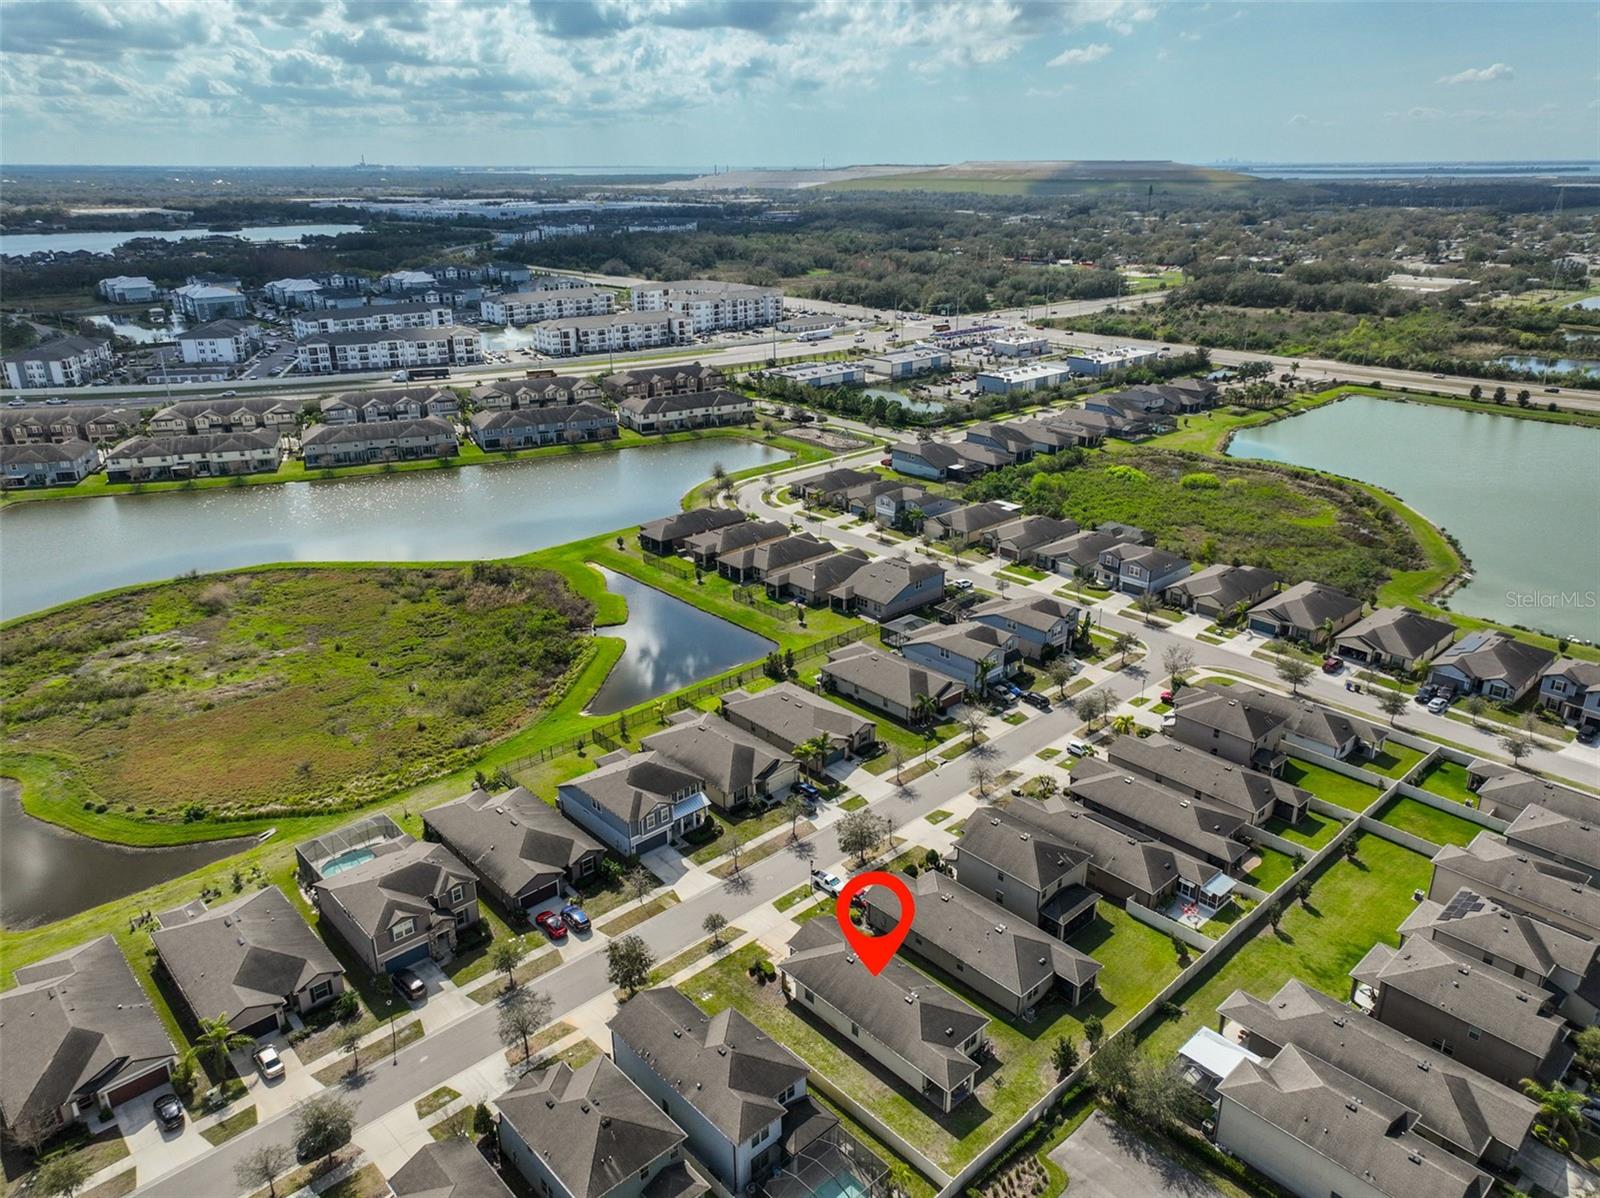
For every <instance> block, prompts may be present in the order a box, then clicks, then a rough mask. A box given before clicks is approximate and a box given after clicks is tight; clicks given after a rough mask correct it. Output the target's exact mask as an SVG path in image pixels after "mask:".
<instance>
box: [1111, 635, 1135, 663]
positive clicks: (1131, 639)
mask: <svg viewBox="0 0 1600 1198" xmlns="http://www.w3.org/2000/svg"><path fill="white" fill-rule="evenodd" d="M1138 647H1139V638H1138V637H1136V636H1134V635H1133V633H1131V632H1119V633H1117V635H1116V637H1115V638H1114V639H1113V640H1112V642H1111V651H1112V652H1113V653H1115V654H1116V655H1117V669H1119V670H1120V669H1121V668H1122V667H1123V666H1125V665H1127V664H1128V654H1130V653H1132V652H1133V651H1134V650H1135V649H1137V648H1138Z"/></svg>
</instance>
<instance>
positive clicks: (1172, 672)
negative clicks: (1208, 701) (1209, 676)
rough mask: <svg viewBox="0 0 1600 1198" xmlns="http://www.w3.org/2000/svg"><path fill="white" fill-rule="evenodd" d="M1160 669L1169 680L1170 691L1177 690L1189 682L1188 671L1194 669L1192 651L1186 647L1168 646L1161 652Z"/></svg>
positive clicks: (1178, 645) (1179, 645)
mask: <svg viewBox="0 0 1600 1198" xmlns="http://www.w3.org/2000/svg"><path fill="white" fill-rule="evenodd" d="M1161 668H1162V669H1163V670H1165V671H1166V672H1167V675H1168V677H1169V678H1170V679H1171V681H1172V689H1173V690H1177V689H1178V688H1179V687H1181V686H1182V685H1183V684H1184V683H1185V682H1187V681H1188V680H1189V671H1190V670H1192V669H1194V650H1193V649H1191V648H1189V646H1188V645H1182V644H1172V645H1168V646H1167V647H1166V648H1165V649H1163V650H1162V651H1161Z"/></svg>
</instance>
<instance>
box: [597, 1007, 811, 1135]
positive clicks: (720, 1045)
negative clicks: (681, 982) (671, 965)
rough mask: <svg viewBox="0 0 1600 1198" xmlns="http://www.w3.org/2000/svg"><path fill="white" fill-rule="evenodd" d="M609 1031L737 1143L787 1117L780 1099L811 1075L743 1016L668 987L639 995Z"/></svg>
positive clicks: (619, 1015) (612, 1022) (794, 1058)
mask: <svg viewBox="0 0 1600 1198" xmlns="http://www.w3.org/2000/svg"><path fill="white" fill-rule="evenodd" d="M610 1026H611V1034H612V1036H613V1037H615V1038H616V1039H618V1040H621V1041H623V1042H624V1043H625V1044H627V1045H628V1046H629V1047H630V1048H632V1049H633V1051H634V1052H635V1053H636V1054H638V1055H639V1056H640V1057H642V1058H643V1059H644V1061H645V1063H646V1064H647V1065H649V1066H650V1068H651V1069H653V1070H654V1071H655V1072H656V1074H657V1075H659V1076H660V1077H661V1078H662V1079H663V1080H664V1081H665V1082H666V1083H667V1085H669V1086H671V1087H672V1088H673V1090H675V1091H676V1092H677V1093H678V1094H679V1096H681V1097H682V1098H683V1099H684V1101H685V1102H687V1103H688V1104H689V1105H690V1106H692V1107H694V1109H695V1110H697V1111H699V1112H700V1113H701V1114H702V1115H704V1116H705V1118H706V1120H707V1121H708V1122H709V1123H710V1124H711V1125H712V1126H713V1127H715V1128H716V1129H717V1130H718V1131H719V1132H721V1133H722V1134H723V1135H724V1136H725V1137H727V1138H728V1139H729V1140H730V1141H732V1142H734V1143H736V1144H738V1143H743V1142H744V1141H745V1140H748V1139H750V1138H751V1137H752V1136H753V1135H755V1133H756V1132H758V1131H760V1130H761V1129H762V1128H765V1127H767V1126H768V1125H769V1124H771V1123H773V1122H775V1121H776V1120H779V1119H782V1118H783V1115H784V1111H785V1107H784V1105H783V1103H781V1102H779V1101H778V1096H779V1095H780V1094H782V1093H783V1092H784V1091H785V1090H787V1089H788V1088H789V1087H790V1086H793V1085H795V1084H797V1083H799V1082H803V1081H805V1080H806V1078H807V1077H808V1076H809V1074H810V1070H809V1069H807V1067H806V1065H805V1063H804V1062H803V1061H801V1060H800V1058H799V1057H797V1056H795V1055H794V1053H792V1052H790V1051H789V1050H788V1049H787V1048H785V1047H784V1046H783V1045H781V1044H779V1043H778V1042H777V1041H775V1040H773V1039H772V1038H771V1037H770V1036H768V1035H767V1034H766V1033H765V1032H763V1031H761V1030H760V1029H759V1028H758V1027H756V1025H755V1024H753V1023H751V1022H750V1020H749V1019H747V1018H745V1016H743V1015H742V1014H740V1013H739V1012H738V1011H736V1010H734V1009H732V1008H731V1007H730V1008H725V1009H723V1010H722V1011H719V1012H718V1013H717V1014H715V1015H707V1014H705V1013H704V1012H703V1011H701V1010H700V1008H699V1007H697V1006H695V1005H694V1003H692V1002H690V1001H689V999H688V998H687V997H685V996H684V995H683V994H680V993H679V992H678V991H676V990H674V989H672V988H671V987H666V986H663V987H660V988H658V989H655V990H645V991H643V992H641V993H639V994H635V995H634V996H633V997H632V998H630V999H629V1000H628V1001H627V1002H626V1003H625V1004H623V1006H622V1008H621V1009H620V1010H619V1011H618V1012H617V1013H616V1015H615V1016H613V1017H612V1020H611V1025H610Z"/></svg>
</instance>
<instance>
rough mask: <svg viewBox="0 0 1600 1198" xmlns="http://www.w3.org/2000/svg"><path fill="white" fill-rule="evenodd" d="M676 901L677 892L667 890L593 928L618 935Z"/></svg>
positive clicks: (610, 934) (658, 913)
mask: <svg viewBox="0 0 1600 1198" xmlns="http://www.w3.org/2000/svg"><path fill="white" fill-rule="evenodd" d="M677 902H678V892H677V891H675V890H669V891H667V893H665V894H658V895H657V896H656V897H655V898H653V899H651V900H650V901H649V902H647V903H643V904H641V905H640V906H637V907H634V908H632V909H630V910H628V911H624V912H623V913H622V914H621V915H619V916H617V917H616V918H615V919H613V920H612V921H611V922H610V923H606V924H601V925H600V926H599V927H597V928H596V929H595V931H597V932H601V933H603V934H605V935H607V936H620V935H622V933H624V932H626V931H628V930H629V929H630V928H634V927H637V926H638V925H639V924H642V923H643V922H644V921H645V920H647V919H651V918H654V917H655V916H657V915H660V914H661V913H662V912H663V911H665V910H666V909H667V908H668V907H672V906H676V905H677Z"/></svg>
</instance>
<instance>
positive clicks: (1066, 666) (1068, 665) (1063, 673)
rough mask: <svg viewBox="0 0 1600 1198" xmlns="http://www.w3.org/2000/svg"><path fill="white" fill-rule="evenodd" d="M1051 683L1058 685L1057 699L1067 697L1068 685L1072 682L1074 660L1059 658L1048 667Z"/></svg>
mask: <svg viewBox="0 0 1600 1198" xmlns="http://www.w3.org/2000/svg"><path fill="white" fill-rule="evenodd" d="M1048 670H1049V673H1050V681H1051V682H1053V683H1055V685H1056V697H1057V698H1059V699H1065V698H1066V697H1067V684H1068V683H1070V682H1071V681H1072V660H1071V658H1067V657H1058V658H1056V659H1055V660H1054V661H1052V662H1051V663H1050V665H1049V667H1048Z"/></svg>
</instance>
